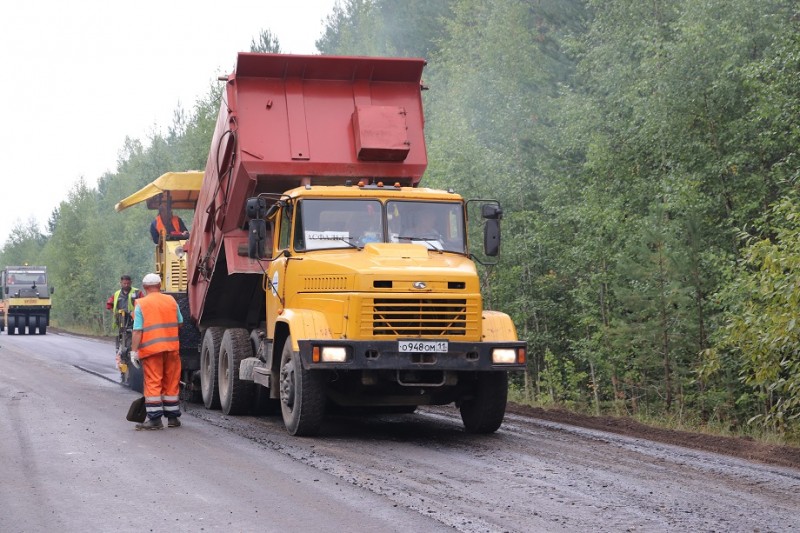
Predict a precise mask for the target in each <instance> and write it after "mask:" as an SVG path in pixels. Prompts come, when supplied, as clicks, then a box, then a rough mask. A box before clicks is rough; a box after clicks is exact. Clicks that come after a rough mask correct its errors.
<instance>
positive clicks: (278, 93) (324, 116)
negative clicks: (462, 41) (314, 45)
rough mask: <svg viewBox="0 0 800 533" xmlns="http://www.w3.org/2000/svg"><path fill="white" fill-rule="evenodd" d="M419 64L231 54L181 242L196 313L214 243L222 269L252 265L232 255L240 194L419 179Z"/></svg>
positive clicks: (422, 160)
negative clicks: (186, 237) (185, 243)
mask: <svg viewBox="0 0 800 533" xmlns="http://www.w3.org/2000/svg"><path fill="white" fill-rule="evenodd" d="M424 65H425V61H424V60H423V59H398V58H373V57H336V56H292V55H283V54H253V53H241V54H239V55H238V58H237V62H236V69H235V71H234V72H233V74H231V75H230V76H228V77H227V83H226V87H225V91H224V92H223V94H222V103H221V106H220V112H219V117H218V119H217V125H216V130H215V132H214V137H213V139H212V141H211V149H210V151H209V157H208V163H207V165H206V170H205V176H204V179H203V188H202V190H201V191H200V196H199V200H198V204H197V210H196V212H195V218H194V222H193V224H192V236H191V240H190V242H189V258H188V265H187V266H188V275H189V281H190V286H189V292H190V302H191V304H192V315H193V316H194V317H195V318H200V314H201V313H200V308H201V307H202V305H203V301H204V300H205V292H206V291H207V290H208V289H207V285H208V280H209V279H210V277H211V275H212V273H213V271H214V270H215V269H216V268H217V267H218V265H217V262H218V258H219V256H220V253H221V251H222V250H225V254H226V258H227V260H226V265H227V270H228V273H230V274H233V273H248V272H252V273H255V272H260V266H259V265H258V264H257V263H256V262H255V261H251V260H249V259H247V258H246V257H242V256H241V255H240V254H237V250H238V249H239V247H240V246H241V245H245V244H246V243H247V233H246V231H245V230H243V229H242V228H243V225H244V222H245V203H246V201H247V198H250V197H252V196H256V195H258V194H259V193H262V192H272V193H280V192H283V191H285V190H288V189H291V188H294V187H296V186H298V185H302V184H306V183H311V184H317V185H326V184H337V185H341V184H344V183H345V181H346V180H348V179H350V180H352V181H353V182H355V181H358V179H360V178H367V179H380V180H382V181H385V182H387V183H395V182H399V183H401V184H402V185H406V186H413V185H416V184H417V183H418V182H419V180H420V178H421V177H422V174H423V172H424V171H425V167H426V166H427V154H426V151H425V139H424V133H423V115H422V98H421V93H420V89H421V85H420V83H421V77H422V69H423V67H424ZM198 291H199V292H198Z"/></svg>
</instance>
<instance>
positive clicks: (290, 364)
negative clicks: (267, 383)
mask: <svg viewBox="0 0 800 533" xmlns="http://www.w3.org/2000/svg"><path fill="white" fill-rule="evenodd" d="M280 387H281V414H282V415H283V424H284V425H285V426H286V431H288V432H289V434H290V435H296V436H298V437H305V436H311V435H316V434H317V433H318V432H319V429H320V426H321V425H322V419H323V418H324V417H325V388H324V382H323V375H322V374H321V373H320V372H311V371H309V370H305V369H304V368H303V363H302V362H301V361H300V355H299V354H297V353H295V352H294V350H292V338H291V337H287V338H286V343H285V344H284V345H283V352H282V353H281V375H280Z"/></svg>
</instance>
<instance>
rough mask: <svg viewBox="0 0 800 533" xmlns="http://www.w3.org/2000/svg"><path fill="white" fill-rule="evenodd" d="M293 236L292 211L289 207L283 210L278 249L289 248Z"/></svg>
mask: <svg viewBox="0 0 800 533" xmlns="http://www.w3.org/2000/svg"><path fill="white" fill-rule="evenodd" d="M291 235H292V210H291V209H290V208H289V207H288V206H287V207H284V208H283V210H281V232H280V235H279V236H278V248H279V249H281V250H285V249H287V248H289V243H290V241H291Z"/></svg>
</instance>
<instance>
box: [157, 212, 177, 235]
mask: <svg viewBox="0 0 800 533" xmlns="http://www.w3.org/2000/svg"><path fill="white" fill-rule="evenodd" d="M156 229H157V230H158V234H159V235H162V234H165V233H166V234H167V235H169V234H170V233H172V232H178V233H179V232H180V231H181V223H180V222H178V217H176V216H175V215H172V231H167V228H166V226H164V221H163V220H161V215H158V216H157V217H156Z"/></svg>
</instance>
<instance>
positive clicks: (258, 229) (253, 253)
mask: <svg viewBox="0 0 800 533" xmlns="http://www.w3.org/2000/svg"><path fill="white" fill-rule="evenodd" d="M248 203H249V200H248ZM248 207H249V206H248ZM266 245H267V221H266V220H264V219H261V218H255V219H252V220H250V222H249V230H248V235H247V257H249V258H250V259H264V258H265V256H266V255H267V251H266V248H267V246H266Z"/></svg>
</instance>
